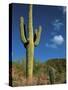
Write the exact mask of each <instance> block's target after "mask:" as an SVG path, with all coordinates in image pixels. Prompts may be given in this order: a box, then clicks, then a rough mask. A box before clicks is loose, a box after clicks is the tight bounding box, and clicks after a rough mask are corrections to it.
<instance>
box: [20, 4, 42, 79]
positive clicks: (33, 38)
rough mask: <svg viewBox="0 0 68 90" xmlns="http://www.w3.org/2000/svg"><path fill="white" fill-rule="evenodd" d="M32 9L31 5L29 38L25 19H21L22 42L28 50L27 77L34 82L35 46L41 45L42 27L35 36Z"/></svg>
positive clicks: (28, 28)
mask: <svg viewBox="0 0 68 90" xmlns="http://www.w3.org/2000/svg"><path fill="white" fill-rule="evenodd" d="M32 7H33V6H32V4H30V5H29V11H28V27H27V32H28V35H27V37H26V30H25V24H24V18H23V17H22V16H21V17H20V35H21V41H22V42H23V44H24V46H25V48H26V77H27V79H30V80H32V76H33V60H34V46H37V45H38V44H39V41H40V35H41V30H42V28H41V26H39V30H37V29H36V31H35V34H33V20H32Z"/></svg>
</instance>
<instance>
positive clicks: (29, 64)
mask: <svg viewBox="0 0 68 90" xmlns="http://www.w3.org/2000/svg"><path fill="white" fill-rule="evenodd" d="M26 55H27V57H26V78H27V79H28V81H32V76H33V59H34V45H33V44H32V43H30V44H29V45H28V46H27V49H26Z"/></svg>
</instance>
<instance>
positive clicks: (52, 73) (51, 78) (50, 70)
mask: <svg viewBox="0 0 68 90" xmlns="http://www.w3.org/2000/svg"><path fill="white" fill-rule="evenodd" d="M55 72H56V70H55V69H54V68H53V67H51V66H49V67H48V76H49V83H50V84H54V83H55Z"/></svg>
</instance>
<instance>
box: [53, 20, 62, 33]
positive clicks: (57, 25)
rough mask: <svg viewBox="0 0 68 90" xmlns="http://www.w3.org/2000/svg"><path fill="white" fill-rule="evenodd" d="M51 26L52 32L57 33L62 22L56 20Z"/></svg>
mask: <svg viewBox="0 0 68 90" xmlns="http://www.w3.org/2000/svg"><path fill="white" fill-rule="evenodd" d="M52 25H53V28H54V30H58V31H59V30H60V29H61V27H62V26H63V25H64V24H63V23H62V22H60V20H59V19H56V20H54V21H53V23H52Z"/></svg>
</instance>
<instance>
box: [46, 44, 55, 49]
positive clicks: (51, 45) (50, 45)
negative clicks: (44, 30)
mask: <svg viewBox="0 0 68 90" xmlns="http://www.w3.org/2000/svg"><path fill="white" fill-rule="evenodd" d="M46 47H51V48H57V45H56V44H54V43H51V44H49V43H46Z"/></svg>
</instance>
